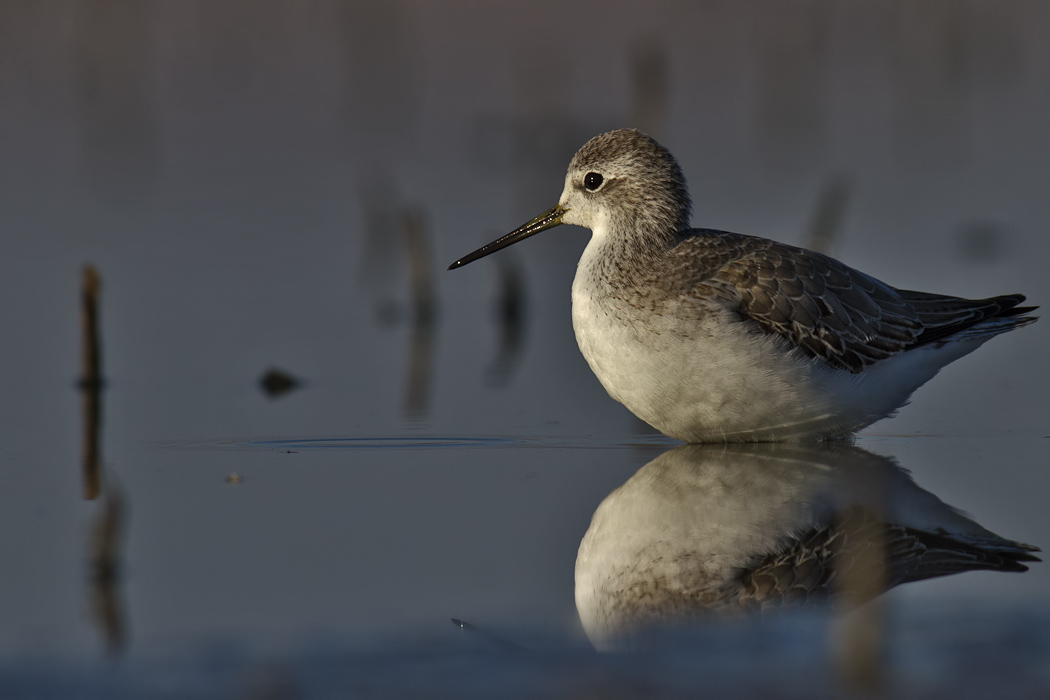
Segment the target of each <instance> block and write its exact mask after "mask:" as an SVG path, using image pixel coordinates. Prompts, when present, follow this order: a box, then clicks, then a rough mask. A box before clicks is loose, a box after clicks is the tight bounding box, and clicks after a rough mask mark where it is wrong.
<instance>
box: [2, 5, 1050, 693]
mask: <svg viewBox="0 0 1050 700" xmlns="http://www.w3.org/2000/svg"><path fill="white" fill-rule="evenodd" d="M1048 29H1050V6H1048V5H1046V4H1044V3H1040V2H1035V1H1033V2H1020V1H1017V2H1014V1H1007V2H990V1H987V2H982V1H958V2H954V1H952V2H950V1H948V0H944V1H923V2H911V1H905V0H900V1H893V2H882V3H839V2H833V1H832V0H806V1H803V0H798V1H791V2H775V1H772V0H770V1H769V2H729V1H725V2H696V3H685V2H653V3H646V4H645V5H644V6H643V5H641V4H636V3H628V2H582V1H581V2H547V1H545V0H537V1H536V2H531V3H528V4H521V5H511V4H510V3H489V2H443V3H428V2H410V1H408V0H384V1H382V2H336V1H334V0H325V1H321V0H318V1H313V2H302V3H292V2H275V1H272V0H224V1H223V2H204V1H194V2H190V1H182V2H176V1H171V2H164V1H155V2H146V1H143V0H81V1H79V2H73V1H61V0H53V1H52V0H37V1H34V2H31V3H29V2H26V3H20V2H19V3H16V2H6V3H2V4H0V240H2V242H3V248H4V251H5V252H4V255H2V256H0V319H2V320H3V323H2V325H0V387H2V389H3V396H4V400H3V401H2V402H0V439H2V443H0V444H2V447H0V528H2V530H3V531H4V532H5V533H6V534H5V535H4V537H3V538H2V542H3V544H2V545H0V555H2V557H3V564H2V566H0V620H2V621H3V623H2V624H0V684H2V683H7V684H8V685H7V686H6V689H7V690H8V691H10V692H8V693H7V695H5V696H11V697H14V695H13V693H15V692H25V693H27V694H26V695H25V696H26V697H36V696H39V691H41V689H42V688H43V689H50V690H56V688H57V686H54V687H53V686H50V685H47V684H48V683H51V682H53V681H52V680H47V679H48V678H51V676H50V675H49V672H48V671H47V669H51V668H54V667H55V666H58V667H61V668H65V669H67V671H68V674H69V676H70V678H72V680H71V681H70V683H71V684H72V685H71V686H70V687H81V688H83V687H87V688H95V689H101V688H105V689H106V690H105V691H103V690H98V693H100V695H99V696H107V693H109V692H113V691H115V689H117V690H122V691H126V692H129V693H131V692H132V691H131V690H128V688H129V687H132V686H134V683H133V682H132V681H131V680H128V679H127V677H123V680H119V679H118V680H117V681H112V682H114V683H116V685H115V686H112V687H111V686H106V685H104V684H105V683H108V682H111V681H102V680H99V679H100V676H99V675H98V674H100V673H104V670H101V671H100V670H99V669H100V668H104V667H102V666H99V665H97V664H98V663H100V662H99V660H100V659H103V658H108V657H115V658H123V659H125V663H128V664H130V663H131V662H130V661H128V660H129V659H135V658H139V659H143V658H145V659H149V660H150V663H162V662H163V663H166V664H168V665H169V667H170V666H171V665H174V666H176V667H179V666H178V662H175V661H172V659H176V658H178V659H182V658H184V657H186V658H190V659H195V660H198V661H199V660H200V659H202V658H203V659H205V660H214V659H216V658H219V659H228V658H234V659H237V660H239V661H237V662H236V663H234V662H231V664H230V666H231V667H233V668H236V669H241V670H243V668H244V666H245V665H247V666H249V667H251V668H252V669H255V667H254V666H252V664H254V663H256V662H258V660H259V659H271V658H278V659H285V661H284V663H288V664H292V662H291V661H287V658H288V657H287V654H289V653H291V652H290V651H289V650H295V651H296V653H305V655H306V656H307V657H309V658H315V657H311V656H310V653H306V652H303V651H302V650H303V649H304V648H306V649H311V650H313V649H324V650H328V649H331V648H340V649H341V648H343V647H342V646H341V645H346V644H353V645H358V644H360V645H363V647H365V648H373V647H374V646H375V645H377V644H379V641H377V640H382V641H383V643H384V644H386V643H387V642H389V641H390V640H395V642H396V643H393V644H394V647H395V648H398V649H400V648H403V645H404V640H405V639H406V638H411V639H413V640H416V639H420V638H426V639H444V637H445V636H451V634H453V633H456V634H461V631H460V632H457V630H455V629H452V627H451V625H449V623H448V618H449V617H455V618H457V619H459V618H462V619H464V620H468V621H472V622H480V623H485V624H486V625H488V626H489V627H495V628H496V629H499V630H502V631H503V632H504V633H505V632H506V631H507V630H512V631H513V630H518V631H520V630H522V629H525V630H527V631H528V634H529V635H534V636H535V637H537V638H539V639H541V640H543V641H542V644H543V645H548V646H554V647H558V648H562V647H561V646H559V645H564V644H568V645H570V646H572V645H574V644H578V645H583V644H585V640H584V639H583V637H582V632H581V631H580V629H579V623H578V621H577V620H576V619H575V610H574V606H573V599H572V564H573V560H574V557H575V552H576V548H577V547H578V545H579V541H580V537H581V536H582V534H583V532H584V531H585V530H586V527H587V523H588V522H589V520H590V516H591V514H592V513H593V510H594V508H595V507H596V506H597V504H598V503H599V502H600V501H601V500H602V499H603V498H604V497H605V496H606V495H607V494H608V493H609V492H610V491H611V490H612V489H614V488H616V487H617V486H618V485H619V484H621V483H622V482H623V481H624V480H625V479H626V478H628V477H629V476H630V475H631V474H632V473H634V471H636V470H637V469H638V468H640V467H641V466H642V465H643V464H644V463H646V462H647V461H649V460H650V459H652V458H653V457H655V456H656V455H657V454H659V452H661V451H663V450H665V449H667V448H668V447H669V446H671V445H672V444H673V441H669V440H666V439H664V438H662V437H660V436H658V435H654V434H653V432H652V430H651V429H650V428H648V427H647V426H645V425H644V424H641V423H640V422H639V421H637V420H636V419H635V418H634V417H633V416H631V414H630V413H629V412H628V411H627V410H626V409H624V408H623V407H622V406H620V405H619V404H617V403H615V402H614V401H612V400H611V399H609V398H608V397H607V396H606V394H605V392H604V390H603V389H602V387H601V386H600V385H599V384H598V382H597V380H596V379H595V378H594V377H593V375H592V374H591V373H590V371H589V369H588V368H587V366H586V363H585V362H584V360H583V359H582V357H581V356H580V355H579V352H578V350H577V348H576V343H575V339H574V337H573V333H572V328H571V321H570V315H569V312H570V304H569V287H570V284H571V280H572V276H573V273H574V268H575V265H576V261H577V259H578V257H579V255H580V253H581V252H582V249H583V247H584V245H585V243H586V239H587V235H588V234H587V232H586V231H583V230H580V229H574V228H570V227H562V228H558V229H556V230H554V231H551V232H549V233H547V234H545V235H543V236H540V237H537V238H535V239H532V240H531V241H529V242H528V243H524V244H522V245H520V246H515V247H514V248H513V249H510V250H507V251H505V252H503V253H501V254H500V255H499V256H495V257H493V258H489V259H486V260H485V261H483V262H479V263H476V264H474V265H471V266H470V267H469V268H465V269H464V270H461V271H457V272H454V273H451V272H446V271H445V268H446V267H447V266H448V264H449V263H451V262H452V261H453V260H455V259H457V258H459V257H461V256H462V255H463V254H465V253H467V252H469V251H471V250H473V249H475V248H477V247H478V246H480V245H482V244H484V243H487V242H489V241H490V240H492V239H494V238H496V237H497V236H499V235H502V234H504V233H506V232H508V231H510V230H511V229H513V228H515V227H516V226H518V225H519V224H521V223H523V222H524V221H526V220H527V219H529V218H531V217H533V216H535V215H536V214H538V213H540V212H542V211H544V210H546V209H547V208H549V207H550V206H552V205H553V204H554V203H555V202H556V199H557V197H558V195H559V193H560V191H561V188H562V182H563V178H564V172H565V167H566V166H567V164H568V161H569V159H570V158H571V156H572V154H573V153H574V152H575V151H576V149H577V148H579V146H581V145H582V144H583V143H584V142H585V141H586V140H587V139H588V138H590V137H591V136H593V135H595V134H597V133H600V132H602V131H605V130H608V129H612V128H618V127H624V126H633V127H638V128H642V129H644V130H646V131H648V132H649V133H651V134H652V135H654V136H655V137H656V138H657V139H659V140H660V141H661V142H662V143H663V144H664V145H666V146H667V147H668V148H669V149H670V150H671V152H672V153H673V154H674V155H675V156H676V157H677V158H678V160H679V162H680V163H681V165H682V167H683V170H684V172H685V175H686V177H687V179H688V181H689V184H690V188H691V191H692V194H693V198H694V203H695V215H694V225H697V226H704V227H710V228H722V229H727V230H731V231H737V232H741V233H751V234H756V235H761V236H766V237H770V238H775V239H777V240H781V241H784V242H787V243H792V244H796V245H805V246H809V247H816V248H819V249H821V250H823V251H825V252H828V253H830V254H832V255H834V256H835V257H838V258H839V259H841V260H843V261H844V262H846V263H847V264H850V265H852V266H855V267H858V268H860V269H862V270H864V271H865V272H868V273H870V274H872V275H874V276H876V277H878V278H880V279H882V280H884V281H886V282H887V283H890V284H892V285H895V286H898V287H902V288H909V289H921V290H925V291H935V292H942V293H947V294H954V295H959V296H969V297H982V296H990V295H994V294H1001V293H1009V292H1022V293H1024V294H1026V295H1028V297H1029V300H1030V302H1032V303H1034V304H1044V303H1046V300H1047V299H1048V298H1050V275H1047V274H1046V265H1047V262H1048V252H1050V243H1048V241H1050V238H1048V237H1047V235H1046V227H1047V222H1050V198H1048V197H1047V196H1046V193H1047V187H1048V183H1050V136H1048V131H1047V128H1046V125H1047V124H1050V81H1048V80H1047V75H1050V42H1047V41H1046V37H1047V31H1048ZM85 266H91V270H93V271H94V272H89V273H87V276H86V278H85V273H84V268H85ZM95 274H97V280H95V282H94V283H92V282H91V280H92V279H95V278H94V277H92V275H95ZM90 290H94V291H90ZM82 296H85V297H86V298H87V299H89V300H90V299H95V302H91V301H84V300H83V299H82ZM92 304H95V306H92ZM86 308H93V309H94V311H93V312H90V313H89V312H88V311H85V310H84V309H86ZM93 314H94V315H93ZM92 318H93V319H94V321H91V320H89V319H92ZM1048 333H1050V325H1047V324H1046V323H1045V322H1042V323H1038V324H1036V325H1035V326H1033V327H1031V328H1028V329H1024V330H1022V331H1019V332H1017V333H1015V334H1010V335H1009V336H1007V337H1003V338H999V339H996V340H995V341H993V342H991V343H989V344H988V345H987V346H985V347H983V348H982V349H981V350H980V351H979V352H977V353H975V354H974V355H972V356H969V357H967V358H964V359H963V360H961V361H959V362H957V363H956V364H954V365H952V366H951V367H949V368H947V369H946V370H944V372H942V374H941V375H940V376H939V377H938V378H936V379H935V380H934V381H932V382H931V383H930V385H928V386H927V387H925V388H923V389H922V390H920V392H919V393H918V394H917V395H916V396H915V397H914V400H913V402H912V404H911V405H910V406H909V407H907V408H906V409H904V410H903V411H902V413H901V415H900V416H899V417H897V418H895V419H893V420H892V421H884V422H882V423H879V424H876V425H875V426H872V427H871V428H869V429H868V430H867V431H865V434H864V436H862V438H861V440H860V442H859V443H858V444H860V446H862V447H864V448H866V449H869V450H872V451H876V452H880V453H882V454H886V455H891V456H894V457H896V458H897V459H898V460H899V461H900V463H901V464H902V466H904V467H906V468H908V469H911V470H912V471H913V472H914V473H915V475H916V479H917V480H918V482H919V483H920V485H922V486H923V487H924V488H927V489H930V490H931V491H933V492H935V493H937V494H938V495H939V496H940V497H941V498H943V499H944V500H945V501H947V502H949V503H951V504H953V505H956V506H958V507H961V508H964V509H966V510H967V511H970V512H971V513H972V514H973V515H974V517H975V518H976V519H978V520H979V521H980V522H982V524H984V525H986V526H987V527H989V528H991V529H993V530H995V531H996V532H998V533H999V534H1002V535H1004V536H1006V537H1010V538H1016V539H1019V540H1023V541H1029V542H1032V543H1033V544H1036V545H1044V546H1045V545H1047V544H1048V543H1050V519H1048V516H1047V515H1046V514H1045V512H1044V508H1045V500H1046V498H1047V496H1048V495H1050V477H1048V474H1047V462H1048V459H1047V458H1048V456H1050V446H1048V445H1050V441H1048V440H1047V437H1050V425H1048V413H1047V402H1046V396H1047V395H1050V373H1048V372H1047V371H1046V368H1045V366H1044V365H1043V363H1042V360H1043V358H1044V357H1045V354H1046V353H1045V348H1046V347H1047V341H1048V340H1050V339H1048ZM93 334H94V335H93ZM92 337H94V338H95V341H96V342H95V343H94V347H95V351H91V352H89V351H88V350H86V349H85V348H86V347H88V346H90V345H92V342H93V341H90V338H92ZM96 351H97V352H96ZM92 352H95V355H97V356H98V358H99V359H97V362H94V361H91V360H90V359H89V355H91V353H92ZM92 367H94V370H92ZM1036 566H1037V567H1038V565H1036ZM1048 583H1050V578H1048V575H1047V574H1045V573H1043V572H1042V571H1041V570H1039V569H1038V568H1036V569H1033V571H1031V572H1029V573H1027V574H1024V575H1021V576H1003V575H996V574H968V575H965V576H961V577H957V578H954V579H946V580H944V581H936V582H929V583H923V584H916V585H914V586H912V587H905V589H901V590H900V591H897V592H895V593H894V594H892V595H891V596H890V598H891V599H892V600H897V601H900V602H899V604H900V605H901V606H904V607H903V608H902V609H905V610H908V609H918V608H925V607H927V606H929V605H930V604H931V602H932V601H937V602H940V603H943V602H944V601H951V605H950V606H949V607H950V609H951V610H952V611H957V610H959V609H969V608H973V607H975V606H976V607H978V608H980V609H981V610H993V611H994V610H998V607H997V606H999V605H1001V604H1003V603H1004V601H1010V602H1011V603H1014V604H1017V605H1020V606H1022V610H1023V611H1024V615H1028V616H1037V615H1038V614H1042V613H1039V612H1038V611H1045V610H1046V607H1047V603H1048V602H1050V598H1048V596H1047V593H1046V591H1047V590H1050V587H1048ZM975 601H980V603H979V604H978V603H975ZM993 602H994V604H992V603H993ZM908 605H912V606H917V608H908V607H907V606H908ZM988 605H991V607H990V608H988V607H987V606H988ZM989 614H990V613H989ZM1024 615H1022V617H1024ZM904 617H906V615H905V616H904ZM993 617H995V616H994V615H993ZM996 619H998V618H996ZM1010 619H1013V618H1010ZM1033 619H1034V618H1033ZM1033 624H1034V623H1033ZM975 625H976V623H975ZM446 627H447V628H448V629H446ZM963 628H964V629H969V630H971V631H972V632H973V634H974V635H977V636H979V630H982V629H985V628H980V627H978V626H973V627H966V626H965V625H963ZM1025 629H1026V630H1027V631H1028V632H1030V633H1032V634H1034V635H1035V636H1036V637H1038V635H1039V634H1043V632H1040V630H1043V629H1045V626H1044V627H1038V628H1035V627H1031V626H1029V627H1026V628H1025ZM980 634H984V632H980ZM511 636H513V634H512V635H511ZM1044 637H1045V635H1044ZM1044 637H1039V638H1040V639H1043V638H1044ZM1033 638H1035V637H1033ZM566 640H567V641H566ZM446 641H447V640H446ZM310 645H314V646H310ZM259 648H262V649H263V650H265V651H259V650H258V649H259ZM355 648H356V647H355ZM427 648H431V647H427ZM573 648H575V647H573ZM1041 653H1042V654H1043V656H1042V657H1041V658H1042V662H1041V663H1043V667H1042V668H1043V669H1044V671H1045V673H1047V674H1050V670H1046V665H1047V660H1046V659H1047V657H1046V653H1045V649H1043V651H1042V652H1041ZM136 654H138V655H139V656H138V657H136ZM266 654H271V655H276V656H266ZM180 655H183V656H180ZM588 658H589V657H588ZM953 658H954V657H953ZM158 659H160V660H161V661H157V660H158ZM209 662H210V661H209ZM140 663H145V662H141V661H140ZM194 663H196V661H195V662H194ZM200 663H202V664H204V666H205V667H207V668H213V667H211V666H207V662H200ZM258 663H260V664H262V662H258ZM267 663H268V662H267ZM581 663H583V662H581ZM586 663H591V662H586ZM34 664H35V665H34ZM263 665H265V664H263ZM293 665H294V664H293ZM26 668H29V669H37V671H34V672H29V671H26V672H22V671H17V670H16V669H26ZM105 668H108V667H105ZM126 668H130V669H132V671H129V673H131V674H132V677H134V678H141V677H140V676H136V675H135V673H136V671H135V670H134V669H136V668H137V669H141V668H142V666H134V665H129V666H126ZM195 668H198V667H195ZM224 668H225V667H224ZM588 668H590V667H588ZM256 670H257V669H255V670H252V671H251V673H255V672H256ZM198 671H199V672H200V673H201V674H203V677H208V678H212V677H211V676H207V673H206V672H204V671H200V668H198ZM238 672H240V671H238ZM245 673H248V672H245ZM20 674H21V675H20ZM639 674H640V675H639V677H643V678H644V677H646V676H645V671H644V669H643V670H640V671H639ZM189 675H191V676H192V675H193V674H192V673H191V674H189ZM264 675H265V674H264ZM423 675H424V676H425V674H423ZM249 676H250V673H249ZM107 678H110V677H108V676H107ZM118 678H120V677H118ZM238 678H239V676H238ZM251 678H254V676H252V677H251ZM266 678H269V676H266ZM282 678H283V676H282ZM5 679H6V680H5ZM238 682H240V681H238ZM254 682H255V681H254V680H250V681H244V683H245V684H246V685H245V686H244V687H248V686H251V687H254V686H252V683H254ZM260 682H262V681H260ZM282 682H283V681H282ZM267 683H269V681H266V682H265V683H263V685H265V686H266V687H270V686H271V685H273V684H270V685H267ZM275 683H276V685H275V686H274V687H278V686H280V683H277V682H275ZM293 685H294V684H293ZM3 687H4V686H3V685H0V688H3ZM135 687H136V688H137V690H136V691H135V692H137V691H141V690H142V688H141V687H137V686H135ZM211 687H212V688H213V689H214V688H215V687H217V686H215V685H212V686H211ZM234 687H236V688H238V689H240V688H241V687H242V686H241V685H237V684H236V683H235V684H234ZM280 687H283V686H280ZM56 692H58V690H56ZM238 692H240V691H239V690H238ZM245 692H247V691H245ZM289 692H291V691H289ZM280 697H283V696H280Z"/></svg>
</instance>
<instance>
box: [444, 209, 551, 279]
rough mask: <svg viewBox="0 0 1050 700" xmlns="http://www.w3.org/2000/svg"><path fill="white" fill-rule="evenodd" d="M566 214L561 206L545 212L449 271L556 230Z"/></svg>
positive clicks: (472, 254) (479, 249)
mask: <svg viewBox="0 0 1050 700" xmlns="http://www.w3.org/2000/svg"><path fill="white" fill-rule="evenodd" d="M564 214H565V210H564V209H562V208H561V207H560V206H556V207H554V208H553V209H550V210H549V211H545V212H543V213H542V214H540V215H539V216H537V217H536V218H535V219H533V220H532V221H530V222H529V223H527V224H525V225H524V226H522V227H520V228H516V229H514V230H513V231H511V232H510V233H508V234H507V235H506V236H504V237H503V238H499V239H497V240H495V241H492V243H489V244H488V245H486V246H482V247H481V248H478V249H477V250H475V251H474V252H473V253H471V254H470V255H464V256H463V257H462V258H460V259H459V260H457V261H456V262H454V263H452V264H451V265H449V266H448V269H450V270H455V269H456V268H457V267H463V266H464V265H466V264H467V263H472V262H474V261H475V260H477V259H478V258H483V257H485V256H486V255H488V254H489V253H495V252H496V251H497V250H502V249H504V248H506V247H507V246H509V245H513V244H514V243H517V242H518V241H523V240H525V239H526V238H528V237H529V236H532V235H534V234H537V233H539V232H540V231H546V230H547V229H549V228H554V227H555V226H558V225H560V224H561V217H562V216H563V215H564Z"/></svg>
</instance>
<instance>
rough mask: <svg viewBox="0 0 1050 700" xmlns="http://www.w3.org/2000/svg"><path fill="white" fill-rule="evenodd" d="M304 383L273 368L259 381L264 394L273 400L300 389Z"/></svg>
mask: <svg viewBox="0 0 1050 700" xmlns="http://www.w3.org/2000/svg"><path fill="white" fill-rule="evenodd" d="M301 385H302V382H301V381H300V380H299V379H297V378H295V377H293V376H292V375H291V374H289V373H288V372H285V371H284V370H282V369H276V368H271V369H268V370H266V373H265V374H263V376H262V378H260V379H259V386H260V387H262V390H263V393H264V394H266V395H267V396H269V397H270V398H272V399H276V398H278V397H281V396H284V395H285V394H287V393H289V392H291V391H292V390H294V389H298V388H299V387H300V386H301Z"/></svg>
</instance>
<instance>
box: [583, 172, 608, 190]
mask: <svg viewBox="0 0 1050 700" xmlns="http://www.w3.org/2000/svg"><path fill="white" fill-rule="evenodd" d="M603 180H604V178H602V176H601V175H599V174H598V173H587V174H586V175H585V176H584V177H583V186H584V187H586V188H587V189H588V190H590V191H591V192H594V191H595V190H597V189H598V188H599V187H601V186H602V181H603Z"/></svg>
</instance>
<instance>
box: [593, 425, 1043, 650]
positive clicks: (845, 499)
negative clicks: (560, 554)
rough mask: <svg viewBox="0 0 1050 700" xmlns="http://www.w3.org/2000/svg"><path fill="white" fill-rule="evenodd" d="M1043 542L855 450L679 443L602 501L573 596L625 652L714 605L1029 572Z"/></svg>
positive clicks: (764, 607) (771, 602) (757, 607)
mask: <svg viewBox="0 0 1050 700" xmlns="http://www.w3.org/2000/svg"><path fill="white" fill-rule="evenodd" d="M1037 551H1039V550H1038V549H1037V548H1036V547H1032V546H1031V545H1026V544H1021V543H1019V542H1014V541H1011V540H1007V539H1003V538H1002V537H999V536H998V535H996V534H994V533H992V532H990V531H988V530H986V529H985V528H983V527H981V526H980V525H978V524H977V523H976V522H974V521H973V520H971V519H969V518H968V517H966V516H964V515H962V514H961V513H960V512H959V511H957V510H955V509H954V508H952V507H951V506H949V505H947V504H946V503H944V502H943V501H941V500H940V499H939V498H937V497H936V496H934V495H933V494H932V493H930V492H928V491H925V490H923V489H922V488H920V487H919V486H917V485H916V484H915V482H914V481H913V480H912V478H911V476H909V474H908V473H907V472H906V471H904V470H903V469H901V468H900V467H899V466H897V464H896V463H894V462H893V461H892V460H891V459H888V458H886V457H880V456H877V455H873V454H871V453H869V452H866V451H864V450H861V449H859V448H856V447H851V446H847V445H841V444H829V443H825V444H820V445H814V446H809V445H792V444H766V445H718V446H715V445H684V446H682V447H679V448H677V449H675V450H672V451H670V452H667V453H664V454H662V455H661V456H659V457H658V458H656V459H655V460H653V461H652V462H650V463H649V464H647V465H645V466H644V467H642V468H641V469H640V470H639V471H638V472H637V473H636V474H635V475H634V476H632V477H631V478H630V479H629V480H628V481H627V482H626V483H625V484H624V485H623V486H621V487H620V488H618V489H616V490H615V491H613V492H612V493H611V494H609V496H608V497H607V498H606V499H605V500H604V501H603V502H602V503H601V505H600V506H599V507H598V509H597V511H596V512H595V514H594V517H593V519H592V521H591V526H590V528H589V529H588V530H587V533H586V534H585V535H584V537H583V541H582V542H581V543H580V550H579V554H578V556H577V559H576V607H577V610H578V612H579V615H580V620H581V622H582V623H583V627H584V630H585V631H586V633H587V636H588V637H589V638H590V640H591V642H592V643H593V644H594V645H595V647H597V648H599V649H603V650H608V649H618V648H624V647H631V646H636V645H637V644H638V643H640V642H643V641H644V640H646V639H647V638H648V636H649V635H651V634H652V633H653V632H655V631H658V630H660V629H664V628H667V627H670V626H678V625H681V624H683V623H688V622H689V621H696V620H698V619H707V618H710V617H712V616H718V615H721V616H724V615H726V614H741V613H747V612H756V611H758V612H762V613H765V612H767V611H770V610H782V609H784V608H796V607H800V606H806V605H813V604H820V603H839V602H840V601H844V600H845V601H848V602H849V603H850V604H851V605H856V604H859V603H862V602H865V601H867V600H870V599H871V598H874V597H877V596H878V595H881V594H882V593H883V592H885V591H886V590H888V589H890V588H893V587H894V586H897V585H900V584H902V583H908V582H910V581H920V580H923V579H928V578H935V577H938V576H947V575H949V574H956V573H961V572H964V571H975V570H982V569H983V570H993V571H1027V568H1028V567H1027V566H1025V564H1024V562H1031V561H1039V560H1038V559H1037V558H1036V557H1035V556H1034V554H1033V552H1037ZM873 564H874V565H873Z"/></svg>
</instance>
